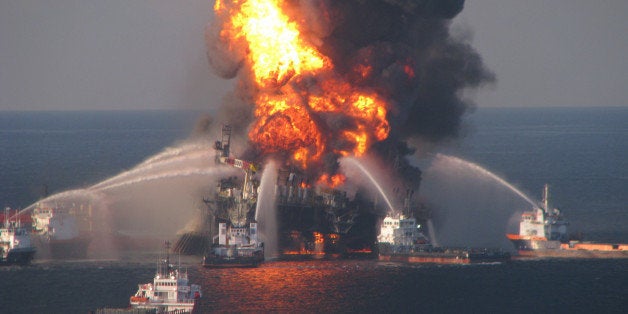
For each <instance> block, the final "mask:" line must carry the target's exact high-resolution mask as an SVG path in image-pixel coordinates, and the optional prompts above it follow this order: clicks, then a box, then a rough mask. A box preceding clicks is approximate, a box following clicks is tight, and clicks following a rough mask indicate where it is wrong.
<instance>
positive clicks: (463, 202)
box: [419, 154, 536, 250]
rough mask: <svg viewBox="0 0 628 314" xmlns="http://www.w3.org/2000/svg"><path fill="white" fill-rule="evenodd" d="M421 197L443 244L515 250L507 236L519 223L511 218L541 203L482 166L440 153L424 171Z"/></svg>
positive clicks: (435, 231) (440, 242)
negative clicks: (431, 214) (428, 209)
mask: <svg viewBox="0 0 628 314" xmlns="http://www.w3.org/2000/svg"><path fill="white" fill-rule="evenodd" d="M419 192H420V196H419V197H420V198H421V199H422V200H424V202H426V203H427V205H428V206H429V207H430V209H431V210H432V212H433V218H432V219H433V220H434V221H433V224H434V225H436V226H438V229H433V228H430V229H433V230H434V233H435V234H436V237H438V240H439V241H438V242H439V244H440V245H444V246H470V247H496V248H502V249H506V250H512V244H511V243H510V242H509V241H508V240H507V239H506V236H505V234H506V233H508V232H515V231H516V228H517V227H518V226H517V225H516V224H513V222H515V220H512V219H511V218H512V217H513V216H514V215H516V214H517V213H520V212H521V211H522V210H525V209H528V208H530V207H531V206H536V203H535V202H534V201H533V200H532V199H531V198H529V197H527V196H526V195H525V194H524V193H523V192H521V191H519V190H518V189H516V188H515V187H514V186H513V185H512V184H510V183H508V182H506V181H505V180H504V179H502V178H499V177H498V176H496V175H495V174H493V173H492V172H490V171H488V170H486V169H484V168H482V167H481V166H479V165H477V164H474V163H472V162H469V161H465V160H462V159H460V158H457V157H452V156H447V155H443V154H437V155H436V156H435V157H434V158H433V160H432V161H431V164H430V165H429V166H428V167H427V168H426V169H424V170H423V179H422V181H421V189H420V190H419Z"/></svg>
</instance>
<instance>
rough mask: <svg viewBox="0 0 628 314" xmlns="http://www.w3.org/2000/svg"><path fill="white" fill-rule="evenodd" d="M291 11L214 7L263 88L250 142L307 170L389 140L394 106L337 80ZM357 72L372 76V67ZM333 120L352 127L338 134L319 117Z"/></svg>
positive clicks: (276, 0)
mask: <svg viewBox="0 0 628 314" xmlns="http://www.w3.org/2000/svg"><path fill="white" fill-rule="evenodd" d="M287 7H288V4H285V2H284V1H280V0H231V1H226V0H218V1H216V3H215V5H214V11H215V12H216V14H217V15H218V16H219V17H222V18H223V20H224V21H225V22H224V24H223V28H222V31H221V33H220V36H221V39H222V40H225V41H226V42H228V43H229V44H230V47H231V49H232V50H233V52H234V53H239V54H242V57H243V59H244V60H245V66H244V69H245V71H248V73H250V77H251V79H252V81H253V82H254V85H255V87H256V88H257V90H255V91H254V92H255V93H256V94H255V95H254V97H253V101H254V102H255V110H254V115H255V117H256V121H255V122H254V123H253V125H252V126H251V129H250V130H249V139H250V140H251V142H252V143H253V144H255V145H256V147H257V148H258V149H260V150H261V151H262V152H265V153H273V152H288V153H289V154H290V156H291V158H292V160H293V161H294V162H296V163H297V164H299V165H300V166H301V167H302V168H304V169H307V168H308V166H309V165H311V164H312V163H317V162H320V161H321V158H322V156H323V155H324V154H326V153H335V154H338V155H341V156H347V155H357V156H359V155H363V154H364V153H366V152H367V151H368V149H369V147H370V145H372V144H373V143H375V142H377V141H382V140H384V139H386V138H387V137H388V133H389V131H390V126H389V124H388V121H387V120H386V114H387V106H388V104H387V103H386V101H385V100H384V99H383V98H382V97H381V96H379V95H377V94H376V93H374V92H369V91H364V90H361V89H360V88H359V87H357V86H352V85H351V84H350V83H348V82H347V81H346V80H344V79H342V78H341V77H340V76H339V75H338V74H336V73H335V72H334V68H333V64H332V62H331V60H330V59H329V58H328V57H327V56H325V55H323V54H322V53H321V52H319V51H318V50H317V47H316V46H315V45H313V44H312V43H311V42H310V41H309V40H308V39H307V37H306V36H304V35H303V32H302V26H301V25H299V23H298V21H300V19H297V18H295V17H291V16H289V15H288V12H289V10H288V8H287ZM359 71H360V73H361V75H362V76H363V77H366V76H368V75H369V73H370V71H372V68H371V67H370V66H363V67H362V68H360V69H359ZM245 74H246V73H245ZM306 78H307V79H306ZM330 114H333V115H338V116H340V117H343V119H346V120H347V121H350V122H349V123H346V125H343V126H342V128H341V129H340V130H337V129H335V128H337V126H334V128H330V126H329V125H325V123H324V122H322V121H323V120H324V119H321V118H320V117H321V115H324V116H329V115H330ZM343 121H344V120H343ZM330 140H334V141H336V140H342V145H334V147H330V145H329V141H330ZM323 177H325V178H323ZM334 178H335V179H334ZM343 181H344V177H342V179H340V176H338V175H327V174H324V175H323V176H321V178H320V179H319V182H326V183H327V184H328V185H335V184H341V183H342V182H343Z"/></svg>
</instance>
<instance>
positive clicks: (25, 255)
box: [0, 208, 36, 265]
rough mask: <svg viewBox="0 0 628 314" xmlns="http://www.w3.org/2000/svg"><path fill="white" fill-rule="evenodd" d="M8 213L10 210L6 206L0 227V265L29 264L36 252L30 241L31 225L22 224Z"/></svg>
mask: <svg viewBox="0 0 628 314" xmlns="http://www.w3.org/2000/svg"><path fill="white" fill-rule="evenodd" d="M10 214H11V210H10V209H9V208H6V209H5V211H4V219H3V224H2V227H1V228H0V265H13V264H17V265H26V264H29V263H30V262H31V260H32V259H33V257H34V256H35V252H36V249H35V247H34V246H33V245H32V243H31V232H30V230H31V226H30V224H24V225H22V222H21V220H20V219H19V218H16V219H14V220H12V219H11V218H10V217H11V215H10ZM15 217H19V216H18V215H17V214H16V215H15Z"/></svg>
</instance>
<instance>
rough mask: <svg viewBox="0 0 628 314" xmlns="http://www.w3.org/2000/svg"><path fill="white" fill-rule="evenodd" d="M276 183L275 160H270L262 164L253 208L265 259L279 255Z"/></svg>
mask: <svg viewBox="0 0 628 314" xmlns="http://www.w3.org/2000/svg"><path fill="white" fill-rule="evenodd" d="M276 183H277V165H276V164H275V162H273V161H270V162H268V163H266V165H265V166H264V172H263V173H262V177H261V181H260V186H259V195H258V197H257V204H256V208H255V221H257V223H258V229H259V232H260V235H261V236H262V237H263V238H262V240H263V241H264V255H265V258H266V259H272V258H276V257H278V256H279V230H278V225H277V206H276V203H275V196H276V193H275V186H276Z"/></svg>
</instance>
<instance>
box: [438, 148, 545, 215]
mask: <svg viewBox="0 0 628 314" xmlns="http://www.w3.org/2000/svg"><path fill="white" fill-rule="evenodd" d="M435 159H436V160H437V161H438V160H441V161H444V162H447V163H448V164H451V165H454V166H457V167H464V168H466V169H471V170H473V171H475V172H477V173H479V174H480V175H483V176H486V177H489V178H491V179H493V180H495V181H497V182H499V183H500V184H502V185H503V186H505V187H507V188H508V189H510V190H511V191H512V192H514V193H515V194H517V195H518V196H520V197H521V198H523V199H524V200H525V201H526V202H528V203H530V205H532V206H533V207H536V206H538V205H537V204H538V203H537V202H535V201H533V200H532V199H531V198H530V197H528V196H527V195H525V194H524V193H523V192H521V191H520V190H519V189H517V188H516V187H514V186H513V185H512V184H510V183H508V182H507V181H506V180H504V179H502V178H500V177H498V176H497V175H496V174H494V173H492V172H490V171H488V170H486V169H484V168H482V167H480V166H479V165H478V164H475V163H472V162H470V161H466V160H463V159H460V158H457V157H453V156H448V155H444V154H440V153H439V154H436V158H435Z"/></svg>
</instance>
